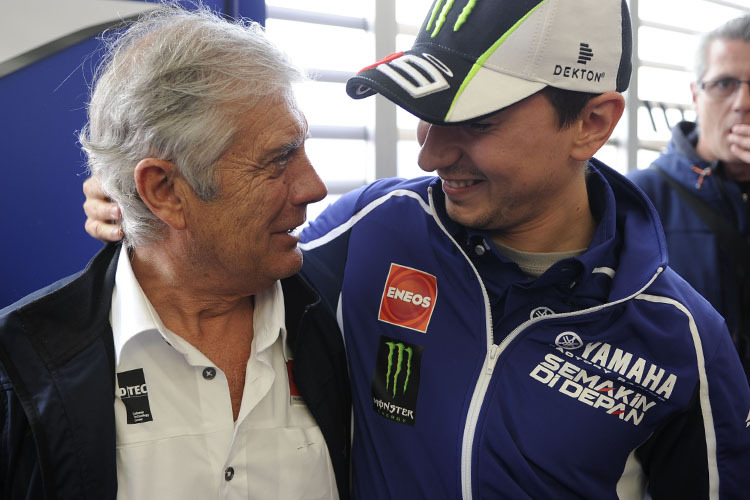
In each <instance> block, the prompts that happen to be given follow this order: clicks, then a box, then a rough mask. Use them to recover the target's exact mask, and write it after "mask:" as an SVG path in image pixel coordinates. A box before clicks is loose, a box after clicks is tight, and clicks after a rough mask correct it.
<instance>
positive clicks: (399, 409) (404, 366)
mask: <svg viewBox="0 0 750 500" xmlns="http://www.w3.org/2000/svg"><path fill="white" fill-rule="evenodd" d="M422 349H423V347H422V346H421V345H416V344H410V343H408V342H403V341H401V340H397V339H392V338H389V337H383V336H381V337H380V344H379V347H378V357H377V358H376V360H375V373H374V374H373V376H372V405H373V409H374V410H375V411H376V412H377V413H378V414H379V415H381V416H383V417H385V418H387V419H389V420H393V421H394V422H398V423H400V424H406V425H412V426H413V425H414V423H415V422H416V416H417V415H416V411H417V395H418V393H419V374H420V370H421V367H422Z"/></svg>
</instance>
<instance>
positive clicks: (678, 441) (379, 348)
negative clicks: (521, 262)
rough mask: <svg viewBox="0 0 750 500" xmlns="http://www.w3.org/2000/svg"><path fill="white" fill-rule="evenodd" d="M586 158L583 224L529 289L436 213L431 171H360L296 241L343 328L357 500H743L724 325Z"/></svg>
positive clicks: (739, 397) (629, 202) (742, 454)
mask: <svg viewBox="0 0 750 500" xmlns="http://www.w3.org/2000/svg"><path fill="white" fill-rule="evenodd" d="M591 167H592V172H591V173H590V174H589V176H588V181H587V182H588V189H589V198H590V202H591V206H592V211H593V212H594V215H595V216H596V218H597V220H598V221H599V224H598V229H597V231H596V235H595V237H594V239H593V241H592V243H591V245H590V247H589V249H588V250H587V251H586V252H585V253H584V254H583V255H581V256H579V257H576V258H570V259H564V260H562V261H559V262H558V263H556V264H555V265H553V266H552V267H551V268H550V269H549V270H547V271H546V272H545V273H544V274H543V275H542V276H540V277H539V278H537V279H536V280H528V279H525V278H522V277H521V278H519V276H522V275H521V274H520V273H519V270H518V268H517V266H516V265H515V264H514V263H512V262H510V261H508V260H507V259H504V258H503V257H501V256H499V255H498V254H497V253H496V249H495V248H494V247H493V246H492V244H491V241H489V238H484V239H482V237H481V236H482V235H481V233H472V232H471V231H467V230H465V229H464V228H461V227H459V226H457V225H456V224H455V223H453V222H452V221H450V220H449V219H448V218H447V216H446V214H445V211H444V199H443V194H442V190H441V187H440V181H439V179H437V178H435V177H431V178H420V179H413V180H398V179H388V180H382V181H378V182H375V183H374V184H371V185H369V186H367V187H365V188H362V189H360V190H358V191H356V192H353V193H350V194H348V195H345V196H343V197H342V198H341V199H340V200H339V201H338V202H336V203H335V204H333V205H332V206H331V207H329V208H328V209H327V210H326V211H324V212H323V214H322V215H321V216H319V217H318V218H317V219H316V220H315V221H313V222H312V223H311V224H310V226H309V227H308V228H307V229H306V230H305V231H304V232H303V241H304V243H303V245H302V247H303V249H304V250H305V267H304V273H305V274H306V276H307V277H308V278H309V279H311V280H312V281H313V283H314V285H315V286H316V288H317V289H318V290H319V292H320V293H321V295H322V296H323V298H324V300H326V301H328V303H329V304H330V306H331V307H332V309H333V310H335V311H337V315H338V321H339V324H340V327H341V328H342V331H343V334H344V337H345V344H346V350H347V356H348V361H349V370H350V379H351V385H352V392H353V404H354V434H353V451H352V461H353V462H352V463H353V485H354V486H353V487H354V490H353V493H354V497H355V498H358V499H360V500H362V499H378V500H382V499H387V498H394V499H407V498H408V499H412V498H429V499H443V498H444V499H457V498H463V499H466V500H469V499H472V498H492V499H506V498H507V499H514V500H517V499H524V498H533V499H573V498H576V499H578V498H591V499H597V500H604V499H618V498H620V499H625V498H627V499H631V498H642V497H643V494H644V491H645V489H646V488H648V489H649V491H650V493H651V495H652V497H653V498H654V499H655V500H659V499H663V498H701V499H705V498H725V499H729V498H747V492H748V491H750V474H748V471H750V453H749V452H748V451H749V450H750V428H748V417H749V415H748V413H749V412H750V389H748V385H747V383H746V381H745V378H744V376H743V374H742V370H741V367H740V364H739V361H738V358H737V353H736V352H735V350H734V347H733V345H732V343H731V340H730V337H729V335H728V333H727V330H726V326H725V324H724V321H723V320H722V318H721V317H720V316H719V315H718V314H717V313H716V312H715V310H714V309H713V308H712V307H711V306H710V305H709V303H708V302H707V301H706V300H705V299H703V298H702V297H701V296H700V295H699V294H698V293H696V292H695V291H694V290H693V289H692V288H691V287H690V286H689V285H687V283H686V282H685V281H683V280H682V279H681V278H680V277H679V276H678V275H677V274H676V273H675V272H673V271H672V270H671V269H670V268H669V267H667V259H666V249H665V243H664V236H663V233H662V230H661V226H660V224H659V222H658V218H657V215H656V213H655V212H654V210H653V207H652V206H651V205H650V204H649V203H648V201H647V200H646V198H645V197H644V196H643V194H642V193H641V192H640V191H639V190H638V189H637V188H636V187H635V186H633V185H632V184H631V183H630V182H629V181H628V180H627V179H625V178H624V177H623V176H621V175H620V174H618V173H616V172H615V171H613V170H611V169H609V168H608V167H606V166H604V165H602V164H601V163H599V162H596V161H595V160H593V161H592V165H591ZM486 258H492V259H495V263H494V264H492V265H487V263H486V261H485V259H486ZM489 270H492V273H489Z"/></svg>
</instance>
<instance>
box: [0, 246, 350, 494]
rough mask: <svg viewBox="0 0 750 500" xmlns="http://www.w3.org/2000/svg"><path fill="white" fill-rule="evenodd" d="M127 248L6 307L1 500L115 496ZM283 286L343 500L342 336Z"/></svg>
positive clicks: (313, 301)
mask: <svg viewBox="0 0 750 500" xmlns="http://www.w3.org/2000/svg"><path fill="white" fill-rule="evenodd" d="M119 251H120V245H107V246H106V247H104V249H103V250H102V251H101V252H99V253H98V254H97V255H96V256H95V257H94V259H93V260H92V261H91V262H90V263H89V265H88V266H87V268H86V269H85V270H84V271H82V272H81V273H78V274H77V275H74V276H71V277H69V278H65V279H63V280H61V281H60V282H58V283H55V284H53V285H51V286H49V287H47V288H45V289H43V290H40V291H38V292H36V293H34V294H32V295H30V296H28V297H26V298H24V299H22V300H21V301H19V302H17V303H16V304H13V305H11V306H8V307H7V308H5V309H3V310H0V389H1V390H0V498H2V499H3V500H19V499H28V500H32V499H33V500H37V499H47V500H52V499H58V500H74V499H75V500H81V499H90V500H108V499H112V500H114V499H115V498H116V496H117V466H116V462H115V455H116V450H115V415H114V398H115V364H114V346H113V340H112V329H111V327H110V324H109V311H110V306H111V303H112V289H113V286H114V277H115V269H116V266H117V256H118V254H119ZM281 283H282V287H283V290H284V306H285V309H286V327H287V341H288V343H289V347H290V348H291V349H292V352H294V355H295V362H294V372H293V375H294V379H295V383H296V385H297V388H298V389H299V391H300V394H301V395H302V397H303V399H304V400H305V402H306V404H307V406H308V408H309V409H310V412H311V413H312V415H313V416H314V417H315V420H316V421H317V423H318V425H319V426H320V428H321V430H322V432H323V436H324V437H325V440H326V444H327V445H328V450H329V452H330V456H331V461H332V464H333V467H334V471H335V474H336V482H337V485H338V489H339V495H340V497H341V498H342V499H343V498H349V443H350V430H349V424H350V418H351V403H350V401H349V385H348V378H347V372H346V357H345V356H344V352H343V345H342V342H341V334H340V333H339V331H338V328H337V327H336V322H335V319H334V318H333V316H332V314H331V313H329V312H328V311H326V309H325V306H324V305H323V304H322V303H321V301H320V298H319V297H318V295H317V294H316V293H315V292H314V291H313V290H312V289H311V288H310V287H309V286H308V285H307V284H306V283H305V282H304V280H302V279H301V278H300V277H299V276H292V277H290V278H287V279H284V280H282V282H281ZM289 474H294V471H293V470H290V471H289Z"/></svg>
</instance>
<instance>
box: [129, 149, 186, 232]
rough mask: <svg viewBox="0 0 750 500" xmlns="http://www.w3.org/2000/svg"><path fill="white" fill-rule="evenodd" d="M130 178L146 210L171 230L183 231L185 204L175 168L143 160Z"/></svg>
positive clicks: (167, 164) (152, 159)
mask: <svg viewBox="0 0 750 500" xmlns="http://www.w3.org/2000/svg"><path fill="white" fill-rule="evenodd" d="M133 177H134V179H135V186H136V189H137V190H138V194H139V195H140V197H141V199H142V200H143V203H145V204H146V206H147V207H148V208H149V210H151V212H153V213H154V215H156V216H157V217H159V218H160V219H161V220H162V221H164V223H165V224H167V225H168V226H170V227H171V228H173V229H178V230H179V229H184V228H185V213H184V206H183V204H184V200H183V199H182V196H180V192H181V190H180V189H179V188H177V186H176V183H177V182H179V181H180V179H181V176H180V174H179V172H178V171H177V167H175V165H174V164H173V163H172V162H170V161H166V160H157V159H156V158H144V159H143V160H141V161H139V162H138V165H136V167H135V171H134V172H133Z"/></svg>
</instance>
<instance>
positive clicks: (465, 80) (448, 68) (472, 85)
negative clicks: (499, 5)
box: [346, 45, 546, 125]
mask: <svg viewBox="0 0 750 500" xmlns="http://www.w3.org/2000/svg"><path fill="white" fill-rule="evenodd" d="M545 86H546V84H545V83H542V82H535V81H528V80H524V79H522V78H517V77H514V76H510V75H506V74H503V73H499V72H497V71H494V70H491V69H487V68H484V67H480V66H476V65H475V64H474V62H473V61H469V60H467V59H465V58H463V57H461V56H458V55H456V54H454V53H450V52H445V51H441V50H439V48H436V47H435V46H433V45H429V46H424V47H420V46H419V45H415V46H414V47H413V48H412V49H411V50H409V51H407V52H404V53H403V54H401V55H400V56H399V57H393V58H387V59H386V60H384V62H381V63H379V64H376V65H374V66H371V67H369V68H366V69H364V70H362V71H360V72H359V73H358V74H357V75H356V76H354V77H352V78H350V79H349V81H348V82H347V84H346V92H347V94H349V96H350V97H352V98H354V99H362V98H365V97H368V96H371V95H373V94H376V93H379V94H381V95H383V96H384V97H386V98H387V99H389V100H391V101H393V102H394V103H396V104H397V105H398V106H401V107H402V108H404V109H405V110H406V111H408V112H410V113H412V114H413V115H415V116H417V117H418V118H420V119H422V120H424V121H427V122H429V123H433V124H438V125H455V124H460V123H463V122H467V121H472V120H476V119H478V118H481V117H484V116H487V115H489V114H492V113H494V112H496V111H499V110H501V109H503V108H505V107H507V106H510V105H511V104H514V103H516V102H518V101H520V100H521V99H524V98H526V97H528V96H530V95H531V94H534V93H536V92H538V91H539V90H541V89H543V88H544V87H545Z"/></svg>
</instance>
